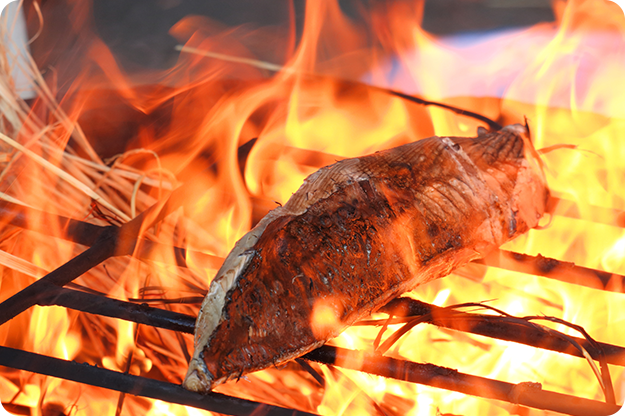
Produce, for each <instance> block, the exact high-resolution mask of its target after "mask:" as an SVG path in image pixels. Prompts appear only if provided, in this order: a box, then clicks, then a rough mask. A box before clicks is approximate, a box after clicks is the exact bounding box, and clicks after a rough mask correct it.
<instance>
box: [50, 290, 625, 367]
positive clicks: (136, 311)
mask: <svg viewBox="0 0 625 416" xmlns="http://www.w3.org/2000/svg"><path fill="white" fill-rule="evenodd" d="M48 290H49V292H48V293H49V294H48V296H47V297H45V298H42V299H40V300H39V302H38V304H39V305H42V306H48V305H58V306H64V307H66V308H70V309H75V310H79V311H83V312H87V313H93V314H98V315H104V316H109V317H112V318H119V319H124V320H127V321H132V322H137V323H142V324H146V325H151V326H155V327H159V328H164V329H170V330H173V331H179V332H184V333H188V334H192V333H193V332H194V328H195V318H194V317H192V316H190V315H185V314H181V313H177V312H172V311H167V310H163V309H158V308H152V307H149V306H147V305H145V304H136V303H131V302H124V301H120V300H116V299H111V298H107V297H104V296H98V295H93V294H90V293H86V292H80V291H76V290H71V289H58V288H57V289H55V288H50V289H48ZM400 308H401V311H400ZM382 311H384V312H393V314H394V315H396V316H399V315H404V316H411V317H417V316H423V315H427V314H432V316H433V320H432V321H431V322H428V323H430V324H432V325H436V326H441V327H445V328H449V329H454V330H457V331H463V332H469V333H472V334H477V335H483V336H487V337H491V338H497V339H501V340H504V341H511V342H517V343H520V344H525V345H529V346H532V347H535V348H541V349H545V350H550V351H556V352H560V353H564V354H569V355H573V356H576V357H583V356H582V354H581V353H580V352H579V350H577V349H576V348H574V347H573V346H572V345H571V344H570V343H569V342H567V341H565V340H563V339H562V338H559V337H556V336H553V335H551V334H549V333H545V332H544V331H540V330H538V329H534V328H532V327H531V326H522V325H519V324H515V323H514V322H510V321H509V320H506V319H505V317H500V316H491V315H482V314H474V313H471V314H470V313H463V312H459V311H454V317H455V319H447V318H446V315H449V314H448V313H447V314H446V313H445V311H444V309H443V308H440V307H438V306H435V305H431V304H428V303H425V302H420V301H416V300H414V299H408V298H399V299H396V300H395V301H391V303H390V304H389V305H388V306H387V307H383V308H382ZM458 318H460V319H458ZM570 338H572V339H573V340H575V341H576V342H577V343H578V344H580V345H581V346H582V347H584V349H586V350H587V351H588V352H589V353H590V354H591V356H593V358H595V359H597V358H598V357H597V356H596V354H595V348H594V346H593V345H591V344H590V343H589V342H588V341H587V340H586V339H583V338H578V337H570ZM597 345H598V346H599V347H600V348H601V349H602V352H603V354H604V357H605V359H606V361H607V362H608V363H609V364H614V365H620V366H625V348H623V347H619V346H616V345H612V344H607V343H602V342H597Z"/></svg>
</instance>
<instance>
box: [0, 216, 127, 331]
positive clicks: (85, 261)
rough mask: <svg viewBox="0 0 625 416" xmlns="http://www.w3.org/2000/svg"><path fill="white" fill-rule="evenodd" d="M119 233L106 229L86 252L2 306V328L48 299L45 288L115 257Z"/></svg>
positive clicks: (64, 282) (15, 295) (0, 314)
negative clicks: (6, 323)
mask: <svg viewBox="0 0 625 416" xmlns="http://www.w3.org/2000/svg"><path fill="white" fill-rule="evenodd" d="M118 234H119V233H118V232H116V230H114V229H111V228H107V229H106V230H105V231H104V232H102V233H101V234H100V236H99V237H98V240H96V242H95V243H94V244H93V245H92V246H91V247H89V248H88V249H87V250H85V251H83V252H82V253H80V254H79V255H78V256H76V257H74V258H73V259H71V260H70V261H68V262H67V263H65V264H63V265H62V266H61V267H59V268H58V269H56V270H54V271H52V272H50V273H48V274H47V275H45V276H44V277H42V278H41V279H39V280H37V281H36V282H34V283H32V284H31V285H29V286H27V287H26V288H24V289H22V290H21V291H19V292H18V293H16V294H14V295H13V296H11V297H10V298H8V299H6V300H5V301H4V302H2V303H0V325H2V324H4V323H5V322H7V321H9V320H11V319H13V318H14V317H16V316H17V315H19V314H20V313H22V312H24V311H25V310H26V309H28V308H30V307H31V306H33V305H35V304H36V303H37V302H38V301H39V300H40V299H42V297H45V296H46V292H45V290H46V289H48V290H49V289H50V287H51V286H63V285H66V284H67V283H69V282H71V281H72V280H74V279H76V278H77V277H78V276H80V275H81V274H83V273H85V272H87V271H88V270H90V269H91V268H93V267H94V266H96V265H98V264H100V263H102V262H103V261H104V260H106V259H108V258H110V257H112V256H113V255H115V250H116V246H117V244H116V243H117V238H118Z"/></svg>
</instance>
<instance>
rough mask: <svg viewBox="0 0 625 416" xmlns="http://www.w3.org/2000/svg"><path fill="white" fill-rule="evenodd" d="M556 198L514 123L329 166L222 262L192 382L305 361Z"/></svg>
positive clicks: (207, 303) (501, 238)
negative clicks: (301, 359) (393, 301)
mask: <svg viewBox="0 0 625 416" xmlns="http://www.w3.org/2000/svg"><path fill="white" fill-rule="evenodd" d="M548 196H549V190H548V188H547V185H546V181H545V177H544V174H543V170H542V164H541V161H540V159H539V157H538V154H537V152H536V150H535V149H534V147H533V146H532V144H531V141H530V140H529V135H528V132H527V130H526V128H525V127H524V126H521V125H518V124H516V125H511V126H507V127H504V128H503V129H502V130H500V131H496V132H487V131H485V130H483V129H480V131H478V136H477V137H473V138H468V137H436V136H435V137H430V138H427V139H423V140H420V141H417V142H414V143H410V144H406V145H403V146H400V147H396V148H393V149H388V150H384V151H380V152H377V153H374V154H372V155H368V156H363V157H358V158H352V159H346V160H342V161H340V162H337V163H335V164H333V165H330V166H327V167H324V168H321V169H320V170H318V171H316V172H315V173H313V174H312V175H310V176H309V177H308V178H306V179H305V181H304V183H303V185H302V186H301V187H300V188H299V190H298V191H297V192H296V193H294V194H293V195H292V196H291V198H290V199H289V200H288V202H287V203H286V204H284V206H281V207H278V208H276V209H274V210H272V211H270V212H269V213H268V214H267V215H266V216H265V217H264V218H263V219H262V220H261V221H260V222H259V223H258V224H257V225H256V226H255V227H254V228H253V229H252V230H251V231H249V232H248V233H247V234H246V235H245V236H243V238H241V240H239V241H238V242H237V243H236V245H235V246H234V248H233V249H232V251H231V252H230V254H229V255H228V256H227V258H226V259H225V260H224V263H223V265H222V267H221V268H220V270H219V271H218V272H217V274H216V277H215V278H214V279H213V281H212V282H211V284H210V287H209V291H208V294H207V296H206V298H205V299H204V302H203V303H202V306H201V309H200V312H199V314H198V318H197V322H196V328H195V340H194V352H193V356H192V359H191V362H190V364H189V369H188V372H187V375H186V377H185V380H184V382H183V386H184V387H185V388H187V389H189V390H192V391H197V392H203V393H206V392H209V391H210V390H211V389H213V388H214V387H215V386H217V385H219V384H221V383H223V382H225V381H227V380H229V379H236V378H239V377H240V376H241V375H243V374H246V373H249V372H252V371H256V370H261V369H264V368H267V367H270V366H273V365H279V364H281V363H284V362H286V361H288V360H291V359H294V358H297V357H299V356H302V355H304V354H305V353H307V352H309V351H311V350H313V349H315V348H317V347H319V346H321V345H323V344H324V343H325V342H326V341H328V340H329V339H331V338H333V337H335V336H337V335H339V334H340V333H341V331H343V330H344V329H345V328H347V327H348V326H350V325H352V324H353V323H354V322H356V321H358V320H360V319H362V318H364V317H366V316H368V315H369V314H370V313H371V312H373V311H375V310H376V309H378V308H380V307H381V306H383V305H384V304H386V303H387V302H388V301H390V300H391V299H393V298H395V297H397V296H399V295H401V294H402V293H404V292H406V291H409V290H412V289H413V288H415V287H416V286H418V285H420V284H423V283H426V282H428V281H431V280H433V279H437V278H440V277H443V276H446V275H448V274H449V273H451V272H452V271H453V270H454V269H456V268H458V267H460V266H462V265H464V264H466V263H467V262H469V261H472V260H475V259H478V258H481V257H483V256H485V255H486V254H487V253H488V252H489V251H491V250H493V249H495V248H497V247H499V246H500V245H502V244H503V243H505V242H506V241H509V240H511V239H513V238H515V237H516V236H518V235H520V234H522V233H525V232H526V231H527V230H529V229H530V228H533V227H536V226H537V225H538V222H539V219H540V218H541V217H542V215H543V213H544V212H545V206H546V202H547V199H548Z"/></svg>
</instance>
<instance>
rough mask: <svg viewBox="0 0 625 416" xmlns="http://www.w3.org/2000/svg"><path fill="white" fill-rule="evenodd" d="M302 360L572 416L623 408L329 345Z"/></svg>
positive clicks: (531, 385)
mask: <svg viewBox="0 0 625 416" xmlns="http://www.w3.org/2000/svg"><path fill="white" fill-rule="evenodd" d="M303 358H304V359H307V360H310V361H316V362H319V363H323V364H333V365H336V366H339V367H343V368H349V369H352V370H357V371H363V372H366V373H369V374H377V375H380V376H383V377H388V378H394V379H397V380H403V381H408V382H412V383H418V384H425V385H428V386H432V387H437V388H441V389H445V390H451V391H457V392H460V393H464V394H469V395H472V396H477V397H483V398H487V399H495V400H502V401H506V402H509V403H513V404H519V405H522V406H527V407H533V408H536V409H543V410H550V411H554V412H560V413H564V414H568V415H573V416H608V415H613V414H615V413H616V412H617V411H618V410H619V408H620V406H617V405H610V404H607V403H603V402H600V401H596V400H590V399H584V398H580V397H575V396H570V395H567V394H561V393H556V392H552V391H547V390H543V389H542V388H541V386H540V384H539V383H519V384H513V383H507V382H504V381H499V380H492V379H489V378H485V377H479V376H473V375H470V374H464V373H460V372H458V371H457V370H453V369H450V368H445V367H439V366H436V365H433V364H419V363H414V362H410V361H403V360H398V359H394V358H388V357H383V356H380V355H375V354H369V353H365V352H363V351H353V350H348V349H344V348H338V347H331V346H327V345H326V346H323V347H320V348H318V349H316V350H314V351H312V352H309V353H308V354H306V355H304V357H303Z"/></svg>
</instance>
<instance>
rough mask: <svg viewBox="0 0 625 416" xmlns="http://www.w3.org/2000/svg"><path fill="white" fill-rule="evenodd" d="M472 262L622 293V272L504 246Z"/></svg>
mask: <svg viewBox="0 0 625 416" xmlns="http://www.w3.org/2000/svg"><path fill="white" fill-rule="evenodd" d="M473 263H477V264H483V265H485V266H488V267H497V268H500V269H504V270H510V271H515V272H520V273H526V274H531V275H534V276H544V277H547V278H549V279H555V280H559V281H561V282H566V283H572V284H576V285H580V286H586V287H590V288H593V289H600V290H607V291H611V292H616V293H625V276H623V275H620V274H615V273H609V272H604V271H601V270H595V269H591V268H588V267H583V266H578V265H576V264H574V263H570V262H566V261H560V260H556V259H552V258H549V257H543V256H541V255H540V254H539V255H537V256H528V255H527V254H521V253H515V252H512V251H506V250H494V251H493V252H491V253H490V254H488V255H487V256H486V257H484V258H483V259H480V260H475V261H474V262H473Z"/></svg>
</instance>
